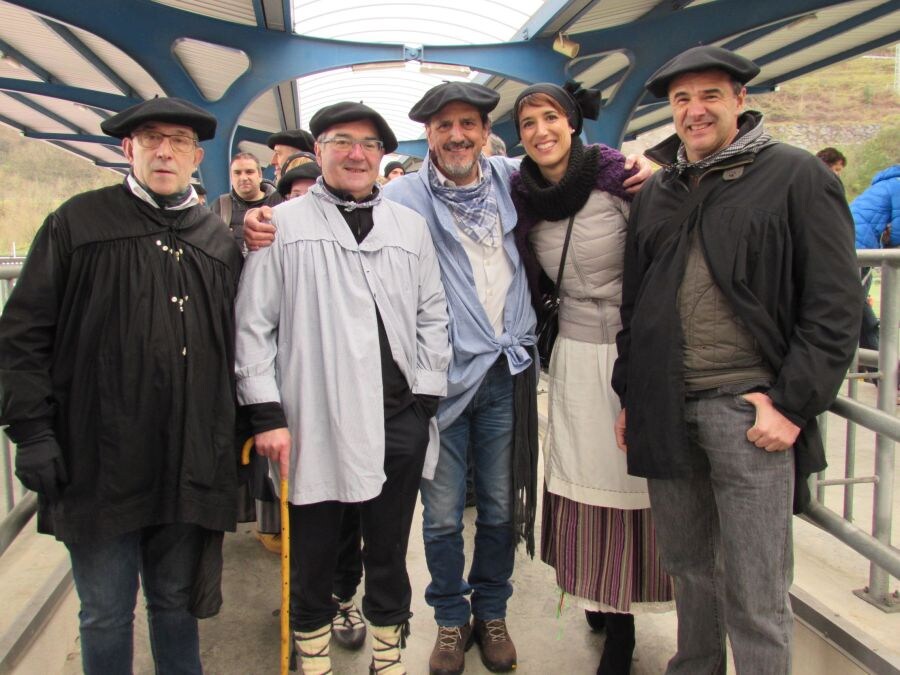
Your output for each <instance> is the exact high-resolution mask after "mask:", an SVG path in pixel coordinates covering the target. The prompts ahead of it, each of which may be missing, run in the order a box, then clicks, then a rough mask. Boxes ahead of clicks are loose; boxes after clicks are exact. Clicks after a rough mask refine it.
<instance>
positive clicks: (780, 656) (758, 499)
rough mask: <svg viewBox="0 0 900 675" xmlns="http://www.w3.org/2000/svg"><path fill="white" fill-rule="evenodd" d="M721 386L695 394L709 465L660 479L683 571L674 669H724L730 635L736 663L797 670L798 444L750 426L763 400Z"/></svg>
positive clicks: (670, 562)
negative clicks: (788, 445)
mask: <svg viewBox="0 0 900 675" xmlns="http://www.w3.org/2000/svg"><path fill="white" fill-rule="evenodd" d="M723 389H725V388H722V389H720V390H718V391H717V392H716V391H710V392H702V393H701V394H699V395H697V396H693V395H692V396H688V398H687V399H686V401H685V403H686V409H685V417H686V421H687V425H688V438H689V442H690V444H691V450H692V451H693V452H696V453H699V454H700V456H702V457H705V458H706V460H707V461H706V464H707V467H706V470H704V471H702V472H698V473H696V474H694V475H692V476H690V477H688V478H679V479H666V480H661V479H651V480H650V481H649V482H648V484H649V488H650V504H651V508H652V510H653V518H654V519H655V521H656V539H657V543H658V544H659V550H660V557H661V559H662V563H663V566H664V567H665V568H666V570H667V571H668V573H669V574H670V575H671V576H672V578H673V579H674V580H675V606H676V610H677V613H678V652H677V653H676V654H675V656H674V657H673V658H672V660H671V661H669V666H668V670H667V671H666V672H667V673H669V675H676V674H677V675H688V674H690V675H696V674H699V673H703V674H704V675H705V674H713V673H716V674H719V673H720V674H721V675H724V673H725V668H726V658H725V636H726V634H727V635H728V637H729V638H730V639H731V646H732V651H733V654H734V662H735V667H736V669H737V672H738V673H739V674H743V673H754V674H759V675H783V674H785V673H789V672H790V670H791V634H792V624H793V615H792V613H791V606H790V600H789V597H788V590H789V589H790V586H791V580H792V578H793V565H794V563H793V541H792V529H791V522H792V521H791V519H792V512H791V508H792V500H793V492H794V453H793V450H788V451H786V452H766V451H765V450H762V449H760V448H757V447H756V446H755V445H753V444H752V443H750V442H749V441H748V440H747V438H746V436H745V434H746V432H747V429H749V428H750V427H751V426H752V425H753V423H754V419H755V414H756V412H755V411H756V409H755V408H754V407H753V406H752V405H751V404H750V403H748V402H747V401H746V400H745V399H744V398H743V397H742V396H741V395H740V394H734V393H726V392H724V391H723Z"/></svg>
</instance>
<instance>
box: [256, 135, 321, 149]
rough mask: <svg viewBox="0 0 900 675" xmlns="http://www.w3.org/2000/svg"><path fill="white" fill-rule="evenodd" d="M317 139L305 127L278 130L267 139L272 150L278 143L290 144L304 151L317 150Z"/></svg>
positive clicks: (267, 143)
mask: <svg viewBox="0 0 900 675" xmlns="http://www.w3.org/2000/svg"><path fill="white" fill-rule="evenodd" d="M315 143H316V139H314V138H313V135H312V134H311V133H309V132H308V131H305V130H303V129H287V130H286V131H278V132H275V133H274V134H272V135H271V136H269V138H268V140H267V141H266V145H268V146H269V147H270V148H271V149H272V150H274V149H275V146H276V145H288V146H290V147H292V148H297V149H298V150H301V151H302V152H315V147H314V146H315Z"/></svg>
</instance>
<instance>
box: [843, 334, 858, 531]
mask: <svg viewBox="0 0 900 675" xmlns="http://www.w3.org/2000/svg"><path fill="white" fill-rule="evenodd" d="M850 370H851V371H852V372H854V373H855V372H859V350H857V353H856V355H855V356H854V357H853V363H851V364H850ZM847 396H849V397H850V398H851V399H853V400H854V401H856V400H857V399H859V380H858V379H856V378H855V377H851V378H850V379H849V380H848V384H847ZM846 448H847V453H846V455H845V456H844V478H845V479H846V480H847V481H850V480H851V479H852V478H854V477H855V476H856V422H854V421H853V420H847V434H846ZM853 487H854V486H853V483H852V482H848V483H847V485H845V486H844V519H846V520H848V521H849V522H853V496H854V495H853V492H854V490H853Z"/></svg>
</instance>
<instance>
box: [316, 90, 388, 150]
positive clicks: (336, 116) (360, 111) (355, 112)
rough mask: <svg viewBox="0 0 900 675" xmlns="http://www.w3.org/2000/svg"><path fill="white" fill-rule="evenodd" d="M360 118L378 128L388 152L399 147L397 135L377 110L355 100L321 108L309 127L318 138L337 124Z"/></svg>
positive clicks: (356, 120)
mask: <svg viewBox="0 0 900 675" xmlns="http://www.w3.org/2000/svg"><path fill="white" fill-rule="evenodd" d="M359 120H370V121H371V122H372V124H374V125H375V128H376V129H377V130H378V136H379V138H380V139H381V142H382V143H384V151H385V152H386V153H388V152H393V151H394V150H396V149H397V137H396V136H394V132H393V131H391V128H390V127H389V126H388V123H387V122H386V121H385V120H384V118H383V117H382V116H381V115H379V114H378V113H377V112H375V111H374V110H372V108H370V107H369V106H367V105H365V104H364V103H354V102H353V101H342V102H340V103H334V104H332V105H329V106H326V107H324V108H321V109H320V110H318V111H316V114H315V115H313V116H312V119H311V120H310V121H309V129H310V131H312V133H313V136H314V137H315V138H318V137H319V136H320V135H321V134H322V132H324V131H328V129H330V128H331V127H333V126H334V125H336V124H345V123H347V122H358V121H359Z"/></svg>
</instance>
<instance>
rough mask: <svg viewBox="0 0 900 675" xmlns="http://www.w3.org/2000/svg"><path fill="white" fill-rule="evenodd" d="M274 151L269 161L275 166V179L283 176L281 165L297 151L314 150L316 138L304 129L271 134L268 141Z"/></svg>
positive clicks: (267, 143)
mask: <svg viewBox="0 0 900 675" xmlns="http://www.w3.org/2000/svg"><path fill="white" fill-rule="evenodd" d="M266 145H268V146H269V147H270V148H271V149H272V151H273V153H272V159H271V160H270V161H269V163H270V164H271V165H272V166H274V167H275V181H276V182H277V181H278V179H279V178H280V177H281V165H282V164H284V163H285V162H286V161H287V159H288V157H290V156H291V155H293V154H295V153H297V152H313V151H314V147H313V146H314V145H315V139H314V138H313V136H312V134H311V133H309V132H308V131H306V130H304V129H287V130H285V131H279V132H276V133H274V134H272V135H271V136H269V138H268V140H267V141H266Z"/></svg>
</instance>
